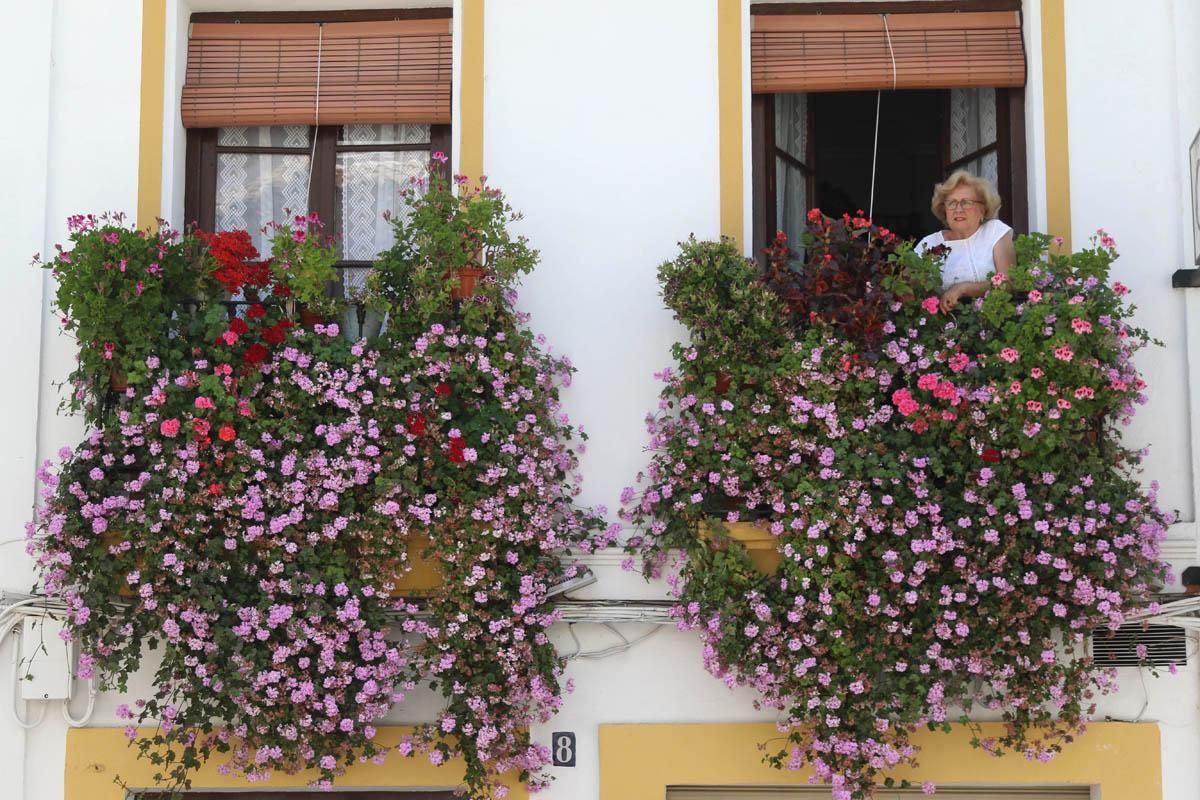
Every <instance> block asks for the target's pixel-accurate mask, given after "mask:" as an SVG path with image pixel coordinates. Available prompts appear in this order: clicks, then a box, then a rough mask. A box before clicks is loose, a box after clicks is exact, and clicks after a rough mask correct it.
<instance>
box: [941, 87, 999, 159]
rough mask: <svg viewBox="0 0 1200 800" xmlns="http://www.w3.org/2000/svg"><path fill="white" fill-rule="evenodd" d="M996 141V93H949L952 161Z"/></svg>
mask: <svg viewBox="0 0 1200 800" xmlns="http://www.w3.org/2000/svg"><path fill="white" fill-rule="evenodd" d="M995 141H996V90H995V89H951V90H950V160H951V161H957V160H958V159H960V158H962V157H963V156H965V155H968V154H969V153H973V152H975V151H976V150H978V149H979V148H981V147H986V146H987V145H989V144H993V143H994V142H995Z"/></svg>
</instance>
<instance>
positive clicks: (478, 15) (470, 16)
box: [458, 0, 485, 178]
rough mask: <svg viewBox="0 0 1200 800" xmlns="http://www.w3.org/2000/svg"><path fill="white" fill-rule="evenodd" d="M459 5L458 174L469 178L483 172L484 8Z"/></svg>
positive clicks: (475, 1)
mask: <svg viewBox="0 0 1200 800" xmlns="http://www.w3.org/2000/svg"><path fill="white" fill-rule="evenodd" d="M483 3H484V0H463V3H462V48H461V52H462V78H461V83H460V89H459V95H460V96H459V99H458V106H459V121H460V122H459V125H460V127H461V130H460V132H459V137H458V141H459V154H458V171H459V172H460V173H461V174H463V175H466V176H468V177H471V178H478V177H479V176H480V175H483V174H485V173H484V171H483V14H484V7H483Z"/></svg>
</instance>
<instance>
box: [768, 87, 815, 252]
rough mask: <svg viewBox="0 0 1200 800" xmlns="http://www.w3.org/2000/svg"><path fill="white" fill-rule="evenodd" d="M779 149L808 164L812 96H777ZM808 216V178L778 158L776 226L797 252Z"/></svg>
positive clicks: (776, 116)
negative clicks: (785, 235) (809, 108)
mask: <svg viewBox="0 0 1200 800" xmlns="http://www.w3.org/2000/svg"><path fill="white" fill-rule="evenodd" d="M775 146H776V147H777V148H778V149H780V150H783V151H784V152H786V153H787V154H788V155H790V156H791V157H792V158H794V159H796V160H797V161H800V162H805V161H806V158H807V153H808V95H807V94H803V93H797V94H777V95H775ZM807 214H808V178H807V176H805V174H804V171H803V170H801V169H799V168H797V167H796V166H795V165H793V164H791V163H789V162H788V161H787V160H785V159H783V158H779V157H778V156H776V158H775V225H776V228H777V229H778V230H781V231H783V232H784V233H786V234H787V237H788V242H789V243H791V246H792V248H793V249H796V250H798V249H799V248H800V235H801V234H802V233H803V232H804V228H805V220H806V215H807Z"/></svg>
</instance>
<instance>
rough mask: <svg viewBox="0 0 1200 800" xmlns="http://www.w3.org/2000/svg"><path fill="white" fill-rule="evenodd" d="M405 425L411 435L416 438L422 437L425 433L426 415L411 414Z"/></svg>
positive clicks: (405, 420)
mask: <svg viewBox="0 0 1200 800" xmlns="http://www.w3.org/2000/svg"><path fill="white" fill-rule="evenodd" d="M404 425H405V427H407V428H408V432H409V433H411V434H413V435H414V436H420V435H422V434H423V433H425V415H424V414H409V415H408V416H407V417H405V419H404Z"/></svg>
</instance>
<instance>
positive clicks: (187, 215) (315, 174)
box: [183, 8, 453, 290]
mask: <svg viewBox="0 0 1200 800" xmlns="http://www.w3.org/2000/svg"><path fill="white" fill-rule="evenodd" d="M452 16H453V14H452V10H451V9H450V8H392V9H378V10H374V9H371V10H344V11H215V12H197V13H195V14H192V15H191V22H230V23H232V22H240V23H247V24H253V23H267V24H270V23H317V22H330V23H332V22H376V21H380V20H398V19H450V18H452ZM452 103H453V101H452ZM340 127H341V125H340V124H332V123H330V124H322V125H319V126H312V125H310V126H309V136H310V138H309V145H308V146H306V147H296V148H292V147H227V146H222V145H219V144H218V143H217V133H218V131H219V128H188V129H187V142H186V156H185V160H184V187H183V216H184V220H185V222H186V224H188V225H196V226H198V227H199V228H200V229H202V230H207V231H211V230H214V229H215V228H216V224H217V156H218V155H220V154H222V153H279V154H291V155H305V156H311V157H312V159H313V161H312V181H311V183H310V184H309V187H308V210H309V211H310V212H312V211H315V212H317V214H318V215H320V217H321V219H322V220H325V221H330V220H333V212H334V208H335V207H336V192H337V156H338V153H347V152H356V151H357V152H401V151H409V152H412V151H424V150H428V151H429V152H431V153H435V152H438V151H441V152H443V153H445V154H446V162H445V166H444V170H445V175H446V177H447V178H449V177H450V175H449V164H450V160H451V157H452V155H453V154H452V152H451V143H452V141H453V138H452V135H451V134H452V131H451V127H450V125H447V124H436V125H435V124H431V125H430V126H429V144H428V145H426V144H423V143H419V144H378V145H377V144H369V145H350V144H338V129H339V128H340ZM370 264H371V262H369V261H357V260H342V261H339V262H338V263H337V265H336V266H337V267H338V268H339V269H344V268H350V267H369V266H370ZM340 288H341V287H340V285H339V286H338V289H339V290H340Z"/></svg>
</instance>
